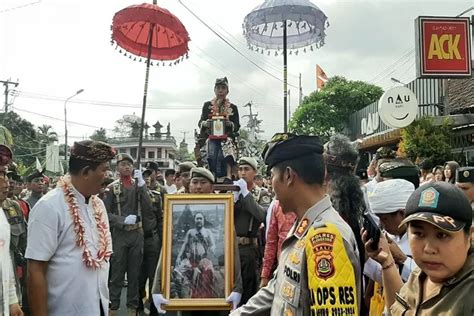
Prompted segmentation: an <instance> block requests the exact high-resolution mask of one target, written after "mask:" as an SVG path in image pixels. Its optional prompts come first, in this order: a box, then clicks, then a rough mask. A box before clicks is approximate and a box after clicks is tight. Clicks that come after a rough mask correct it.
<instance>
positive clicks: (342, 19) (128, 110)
mask: <svg viewBox="0 0 474 316" xmlns="http://www.w3.org/2000/svg"><path fill="white" fill-rule="evenodd" d="M148 2H151V0H150V1H148ZM183 2H184V3H185V4H186V5H187V6H189V8H190V9H191V10H193V11H194V12H195V13H196V14H197V15H198V16H200V17H201V18H202V19H203V20H204V21H206V22H207V23H208V24H209V25H210V26H211V27H212V28H214V29H215V30H217V31H218V32H219V33H221V34H223V35H224V36H225V37H226V38H227V39H228V40H229V41H230V42H232V43H233V45H235V46H236V47H237V48H238V49H239V50H240V51H241V52H242V53H244V54H245V55H246V56H248V58H250V59H251V60H253V61H254V62H256V63H258V64H259V65H261V66H262V67H264V68H265V69H266V70H268V71H269V72H271V73H273V74H274V75H275V76H277V77H279V78H280V77H282V63H283V60H282V56H278V57H274V56H273V55H271V56H267V55H261V54H258V53H255V52H253V51H249V50H248V49H247V47H246V45H245V39H244V37H243V35H242V21H243V19H244V17H245V15H246V14H247V13H249V12H250V11H251V10H252V9H253V8H254V7H255V6H256V5H258V4H260V3H261V2H263V0H238V1H236V0H222V1H217V0H183ZM313 2H314V3H315V4H316V5H318V6H319V7H320V9H322V10H323V11H324V12H325V14H326V15H327V16H328V18H329V22H330V27H329V28H328V29H327V37H326V45H325V46H324V47H322V48H320V49H319V50H317V51H315V52H312V53H306V54H301V53H300V54H299V55H298V56H294V55H292V56H289V74H290V75H289V82H290V84H292V85H295V86H297V85H298V74H299V73H301V74H302V87H303V93H304V95H307V94H309V93H310V92H312V91H313V90H314V89H315V85H316V83H315V82H316V80H315V67H316V64H320V65H321V67H322V68H323V69H324V70H325V72H326V73H327V75H328V76H334V75H341V76H344V77H346V78H348V79H351V80H364V81H367V82H370V83H375V84H378V85H380V86H382V87H383V88H384V89H387V88H390V87H391V86H392V85H393V83H391V82H390V77H395V78H397V79H399V80H400V81H402V82H408V81H411V80H413V79H414V78H415V57H414V55H415V54H414V47H415V39H414V19H415V18H416V17H417V16H420V15H432V16H443V15H444V16H455V15H457V14H458V13H460V12H462V11H464V10H465V9H467V8H469V7H471V6H473V5H474V0H444V1H441V0H439V1H433V0H418V1H406V0H405V1H404V0H366V1H362V0H360V1H359V0H346V1H341V0H319V1H315V0H313ZM137 3H140V1H139V2H134V1H132V0H41V1H35V0H1V1H0V43H1V44H0V45H1V46H0V47H1V48H0V80H5V79H9V78H11V79H13V80H16V79H18V80H19V82H20V85H19V86H18V87H17V88H16V89H17V90H18V91H19V92H20V94H19V96H18V97H16V98H15V99H14V104H13V109H14V110H15V111H17V112H18V113H19V114H20V115H21V116H22V117H24V118H26V119H28V120H29V121H31V122H32V123H34V124H35V125H41V124H49V125H52V126H53V129H54V130H55V131H56V132H57V133H58V134H59V135H60V140H61V138H63V136H64V121H63V118H64V114H63V104H64V101H63V100H65V99H66V98H67V97H69V96H71V95H73V94H74V92H75V91H77V90H79V89H84V92H83V93H82V94H80V95H79V96H77V97H75V98H74V99H72V100H71V101H70V102H69V103H68V120H69V121H70V124H69V125H68V129H69V135H70V136H69V137H70V138H69V143H70V144H71V142H72V141H73V140H78V139H82V138H84V137H87V136H88V135H91V134H92V133H93V131H94V130H95V129H97V128H99V127H104V128H106V129H108V130H111V129H112V128H113V127H114V123H115V121H116V120H117V119H119V118H121V117H122V116H123V115H125V114H132V113H136V114H140V113H141V102H142V96H143V85H144V77H145V64H144V63H138V62H133V61H132V60H130V59H128V58H127V57H124V56H123V55H121V54H119V53H118V51H116V50H115V49H114V47H112V46H111V45H110V36H111V31H110V25H111V22H112V17H113V15H114V13H115V12H117V11H119V10H121V9H123V8H125V7H127V6H129V5H133V4H137ZM158 4H159V5H160V6H162V7H164V8H166V9H168V10H170V11H171V12H172V13H173V14H175V15H176V16H177V17H178V18H179V19H181V21H182V22H183V24H184V25H185V27H186V28H187V30H188V32H189V34H190V37H191V42H190V53H189V55H190V58H189V59H187V60H185V61H184V62H183V63H180V64H179V65H177V66H174V67H153V68H152V69H151V73H150V85H149V99H148V104H149V107H148V109H147V112H146V121H147V122H149V123H150V125H153V124H154V123H155V122H156V121H157V120H159V121H160V122H161V124H162V125H164V126H166V124H167V123H168V122H170V123H171V132H172V134H173V135H174V136H175V137H176V138H177V140H178V141H180V140H181V139H182V138H183V134H182V132H187V133H188V134H187V136H186V140H187V142H188V144H192V143H193V139H192V131H193V130H194V129H195V128H196V125H197V121H198V118H199V115H200V110H201V107H202V104H203V102H204V101H206V100H209V99H211V98H212V97H213V84H214V80H215V78H217V77H223V76H227V77H228V79H229V83H230V94H229V98H230V100H231V101H232V102H233V103H235V104H237V105H238V106H239V111H240V113H241V116H242V115H244V114H248V108H243V105H244V104H246V103H247V102H248V101H253V103H254V105H255V107H254V111H255V112H258V114H259V118H260V119H262V120H263V129H264V130H265V132H264V133H263V134H262V137H263V138H265V139H267V138H269V137H271V135H273V133H275V132H278V131H281V130H282V129H283V111H282V104H283V94H282V85H283V84H282V83H281V82H280V81H279V80H277V79H275V78H273V77H271V76H270V75H268V74H266V73H264V72H262V71H261V70H259V69H258V68H256V67H255V66H254V65H252V64H251V63H250V62H248V61H247V60H245V59H244V58H243V57H241V56H240V55H238V54H237V53H236V52H235V51H233V50H232V49H231V48H230V47H229V46H227V45H226V44H225V43H224V42H223V41H222V40H221V39H219V38H218V37H217V36H216V35H214V34H213V33H212V32H211V31H210V30H208V29H207V28H206V27H205V26H204V25H203V24H201V23H200V22H199V21H198V20H197V19H196V18H195V17H193V16H192V15H191V14H190V13H189V12H188V11H186V10H185V9H184V7H183V6H181V5H180V4H179V2H178V1H177V0H159V1H158ZM12 8H16V9H12ZM394 63H395V65H393V64H394ZM391 65H393V66H392V67H390V66H391ZM0 88H1V89H2V92H3V87H0ZM290 89H291V103H290V105H291V108H292V110H294V109H295V107H296V106H297V103H298V90H297V89H296V88H293V87H291V88H290ZM75 101H80V103H77V102H75ZM100 102H108V103H115V104H117V103H119V104H121V105H122V106H121V107H110V106H104V105H103V103H102V105H101V104H97V103H100ZM2 105H3V98H2ZM76 122H77V123H82V124H85V125H87V126H84V125H78V124H75V123H76ZM243 122H244V123H246V119H243ZM109 134H110V133H109Z"/></svg>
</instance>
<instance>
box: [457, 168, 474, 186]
mask: <svg viewBox="0 0 474 316" xmlns="http://www.w3.org/2000/svg"><path fill="white" fill-rule="evenodd" d="M456 182H460V183H465V182H474V167H462V168H458V169H457V170H456Z"/></svg>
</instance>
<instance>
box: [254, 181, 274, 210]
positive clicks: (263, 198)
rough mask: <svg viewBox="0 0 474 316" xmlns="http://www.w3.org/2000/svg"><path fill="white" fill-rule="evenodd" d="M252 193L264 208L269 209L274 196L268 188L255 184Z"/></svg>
mask: <svg viewBox="0 0 474 316" xmlns="http://www.w3.org/2000/svg"><path fill="white" fill-rule="evenodd" d="M250 193H252V196H253V198H254V199H255V201H257V203H258V204H260V205H261V206H262V207H263V208H264V209H268V207H269V206H270V203H271V202H272V196H271V194H270V193H269V192H268V190H267V189H265V188H262V187H259V186H255V187H254V188H253V189H252V190H251V191H250Z"/></svg>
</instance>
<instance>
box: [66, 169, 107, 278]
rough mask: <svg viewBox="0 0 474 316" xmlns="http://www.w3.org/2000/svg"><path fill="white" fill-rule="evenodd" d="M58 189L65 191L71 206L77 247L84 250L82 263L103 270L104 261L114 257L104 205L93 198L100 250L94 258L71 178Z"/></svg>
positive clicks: (70, 210) (67, 201)
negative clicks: (88, 244) (87, 240)
mask: <svg viewBox="0 0 474 316" xmlns="http://www.w3.org/2000/svg"><path fill="white" fill-rule="evenodd" d="M58 187H60V188H61V189H62V190H63V192H64V197H65V199H66V203H67V204H68V206H69V212H70V214H71V217H72V221H73V223H74V232H75V233H76V246H78V247H80V248H82V261H83V262H84V264H85V265H86V267H88V268H91V269H94V270H96V269H99V268H101V267H102V265H103V263H104V261H105V262H106V261H108V260H109V259H110V256H111V255H112V251H110V250H109V246H110V244H111V241H110V238H109V236H108V231H109V228H108V225H107V223H106V222H105V221H104V218H103V208H102V205H101V204H100V203H99V201H98V200H97V197H96V196H92V197H91V199H92V209H93V212H94V219H95V222H96V225H97V231H98V233H99V250H98V251H97V258H93V257H92V253H91V251H90V249H89V248H88V247H87V243H86V236H85V228H84V221H83V220H82V219H81V217H80V215H79V206H78V204H77V199H76V195H75V194H74V192H73V190H72V185H71V181H70V178H69V177H68V178H66V177H63V178H61V179H60V180H59V182H58Z"/></svg>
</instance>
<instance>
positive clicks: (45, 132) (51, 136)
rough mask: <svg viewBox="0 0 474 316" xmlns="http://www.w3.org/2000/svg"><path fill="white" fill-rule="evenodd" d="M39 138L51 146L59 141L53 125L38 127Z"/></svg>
mask: <svg viewBox="0 0 474 316" xmlns="http://www.w3.org/2000/svg"><path fill="white" fill-rule="evenodd" d="M38 137H39V139H40V141H41V142H42V143H43V144H45V145H49V144H52V143H54V142H57V141H58V134H57V133H56V132H55V131H53V130H52V126H51V125H47V124H43V125H41V126H39V127H38Z"/></svg>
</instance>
